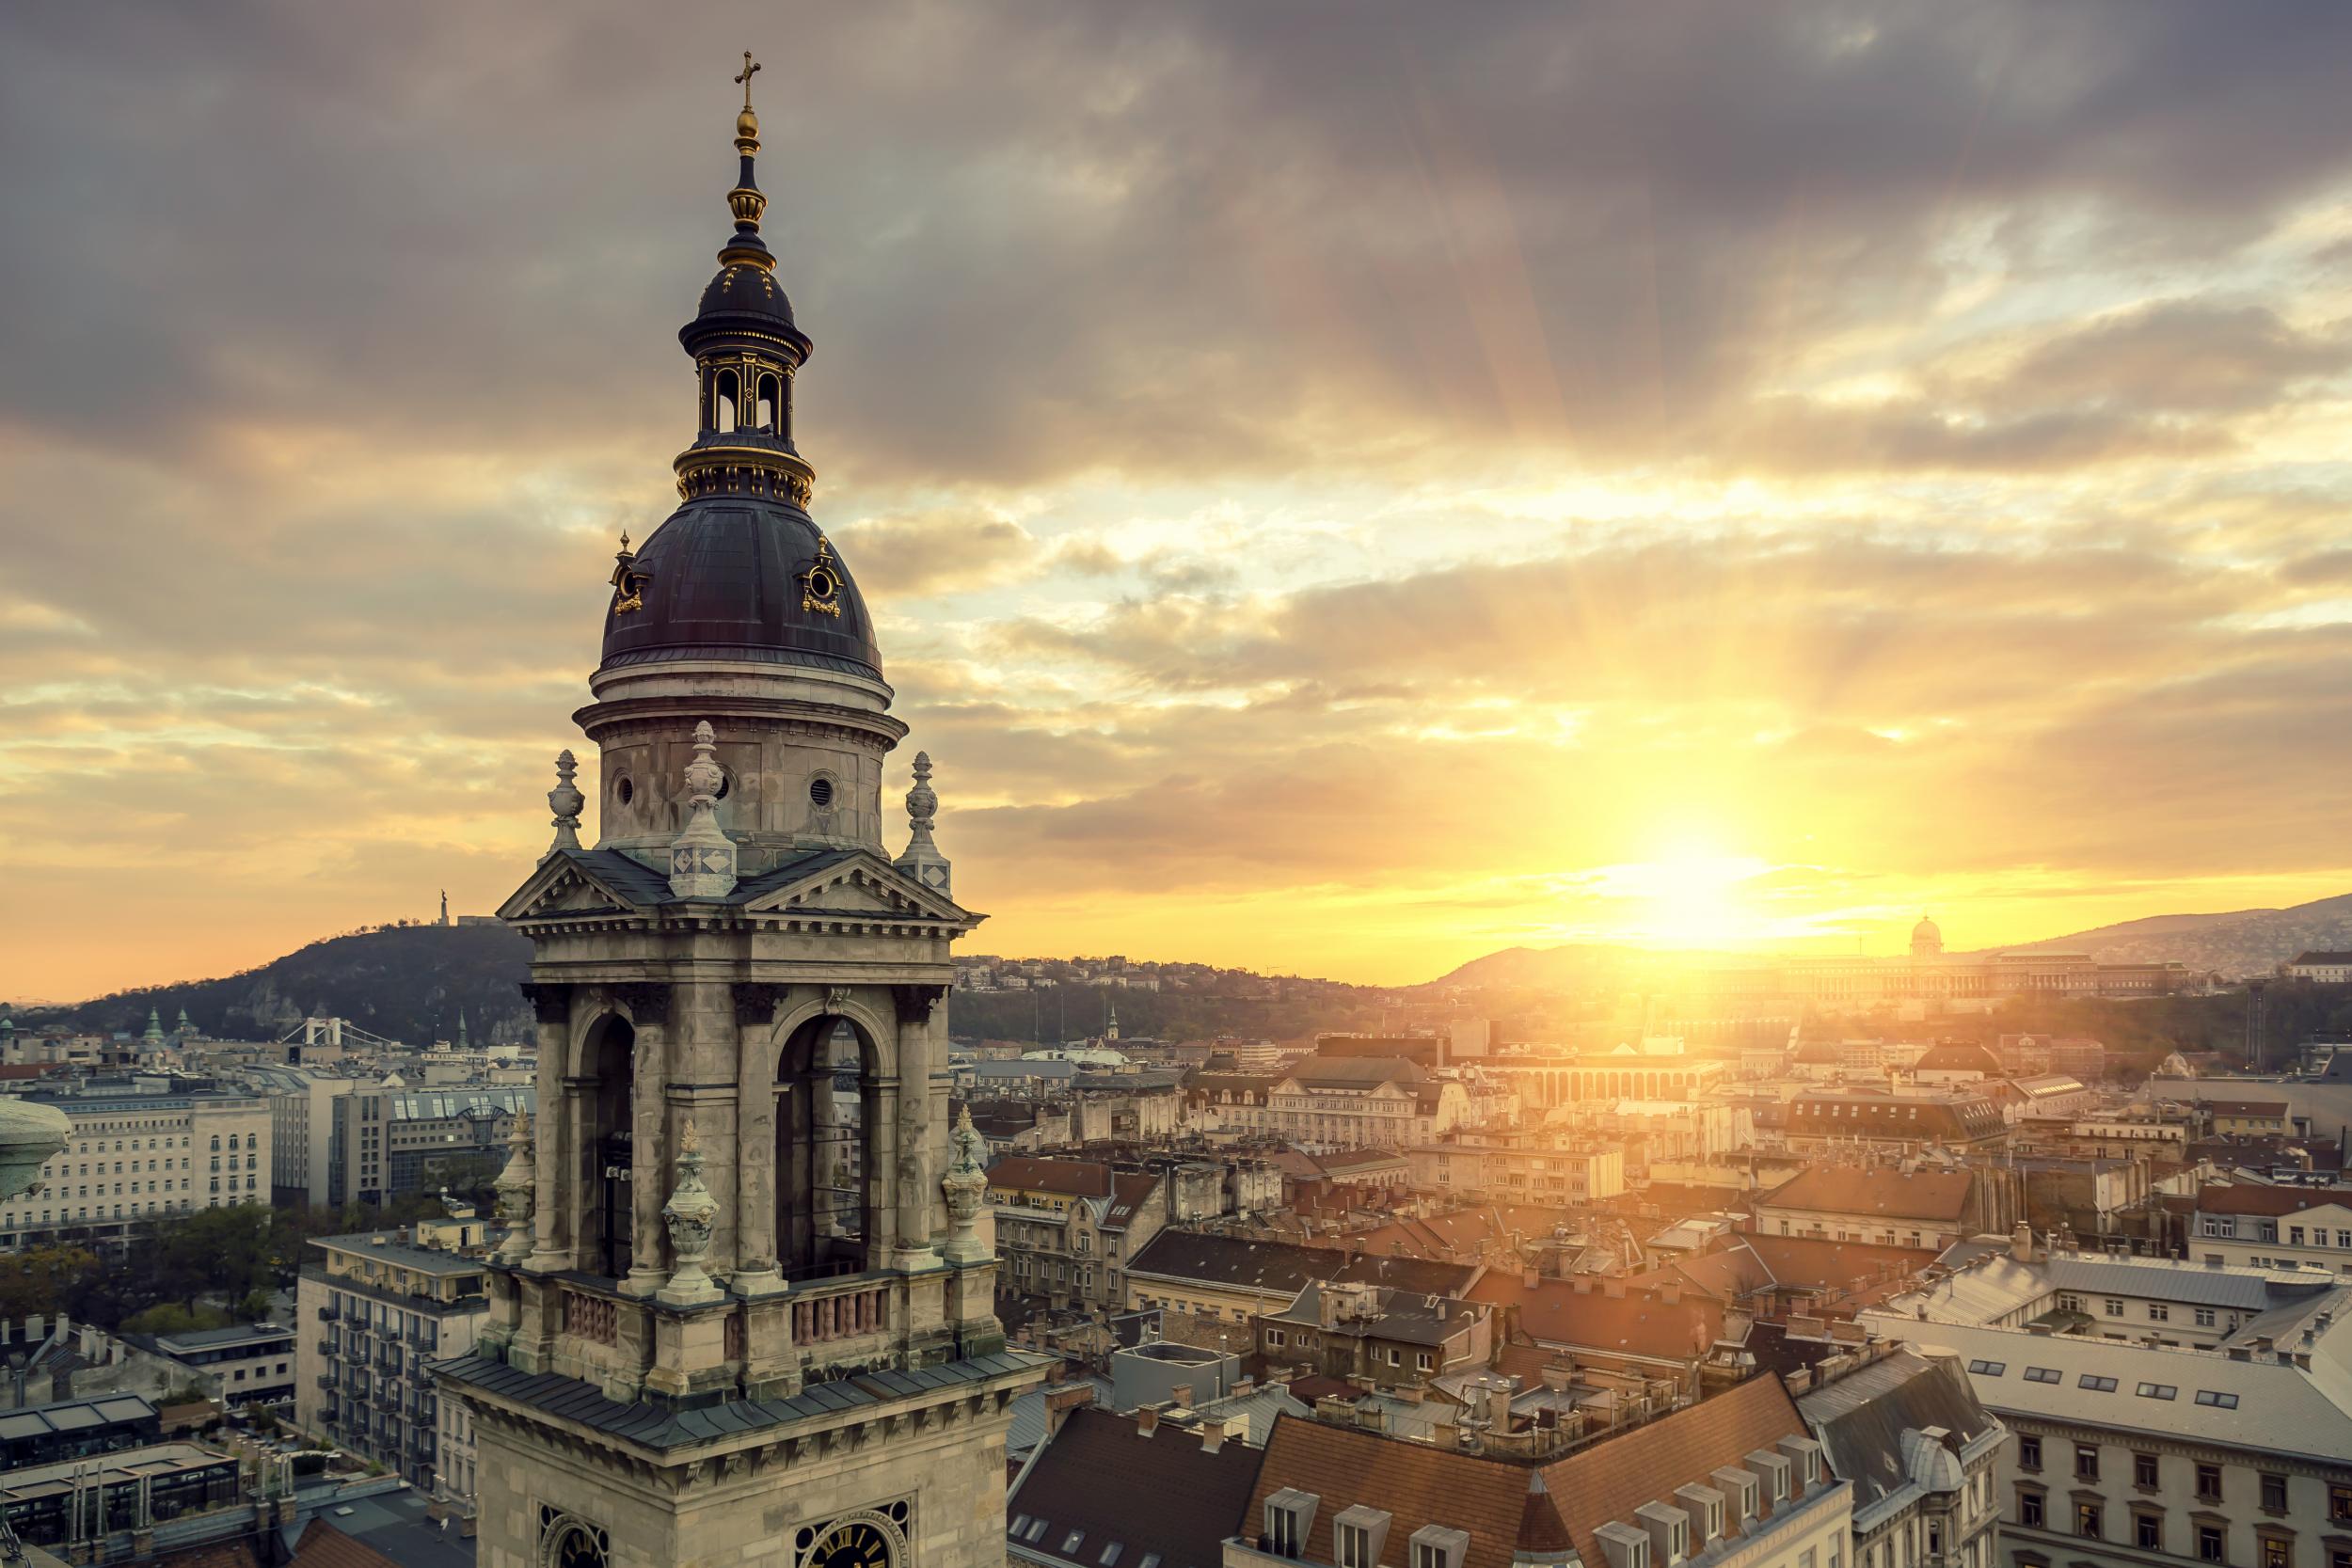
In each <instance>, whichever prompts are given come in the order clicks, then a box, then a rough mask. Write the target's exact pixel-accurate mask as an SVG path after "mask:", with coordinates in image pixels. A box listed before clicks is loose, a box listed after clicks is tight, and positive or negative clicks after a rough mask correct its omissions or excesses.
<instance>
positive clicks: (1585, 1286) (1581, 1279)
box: [1576, 1274, 1593, 1296]
mask: <svg viewBox="0 0 2352 1568" xmlns="http://www.w3.org/2000/svg"><path fill="white" fill-rule="evenodd" d="M1576 1293H1577V1294H1578V1295H1580V1296H1589V1295H1591V1294H1592V1293H1593V1276H1592V1275H1589V1274H1581V1275H1577V1276H1576Z"/></svg>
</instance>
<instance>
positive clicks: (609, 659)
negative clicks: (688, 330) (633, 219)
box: [604, 275, 882, 680]
mask: <svg viewBox="0 0 2352 1568" xmlns="http://www.w3.org/2000/svg"><path fill="white" fill-rule="evenodd" d="M722 276H723V275H722ZM779 297H781V295H780V294H779ZM820 549H821V553H820ZM820 561H821V562H823V563H824V565H825V566H826V568H827V569H828V571H830V572H831V574H832V575H833V577H834V579H835V580H836V581H837V582H838V588H837V590H836V591H835V592H834V594H833V595H832V600H833V603H834V605H836V606H837V607H838V609H839V610H840V613H838V614H828V613H827V612H826V611H825V610H821V609H817V608H813V607H811V606H810V605H809V604H808V602H807V601H808V600H809V599H810V597H811V594H810V591H809V585H808V581H807V575H808V571H809V568H810V567H812V566H814V565H817V564H818V562H820ZM631 566H632V569H633V570H634V571H636V572H638V573H641V574H643V580H642V583H641V585H640V587H639V590H638V591H639V593H640V594H642V596H643V597H644V606H643V607H642V608H640V609H637V610H626V611H623V612H622V613H619V614H614V613H612V611H610V610H607V612H606V615H605V624H604V663H605V667H606V668H608V669H609V668H612V667H614V666H618V665H632V664H650V663H657V662H660V661H664V660H671V659H703V658H712V659H737V660H743V659H749V660H754V661H757V662H761V663H778V664H807V665H814V666H817V667H818V668H820V669H826V670H836V671H840V672H843V673H848V674H854V675H866V676H869V677H871V678H872V679H874V680H880V679H882V649H881V648H880V647H879V646H878V645H877V644H876V643H875V641H874V623H873V620H872V618H871V617H869V616H868V615H867V614H866V598H865V595H863V594H860V593H859V592H858V589H857V584H856V583H855V582H853V581H851V580H850V573H849V569H848V568H847V567H846V566H844V565H843V564H842V563H841V562H840V559H839V556H838V552H835V551H834V550H832V548H831V546H829V545H826V544H825V543H824V536H823V534H822V533H821V531H819V530H818V527H817V524H816V523H815V522H814V521H812V520H811V519H810V517H809V515H808V514H807V513H805V512H803V511H802V510H801V509H800V508H799V507H797V506H795V505H793V504H792V503H791V502H790V501H787V500H780V499H776V498H774V497H771V496H758V495H712V496H697V497H696V498H694V499H692V500H690V501H688V502H687V503H686V504H685V505H684V506H681V507H679V508H678V509H677V510H676V511H675V512H673V513H672V514H670V516H669V520H668V521H666V522H664V523H663V524H662V525H661V526H660V528H658V529H656V530H654V531H653V537H652V538H650V539H648V540H646V541H645V543H644V546H642V547H640V548H639V550H638V552H637V555H636V559H635V560H634V561H633V562H631ZM822 586H824V585H823V584H822V583H821V582H820V584H819V587H820V588H821V587H822ZM816 596H817V597H818V598H820V599H821V598H822V597H823V594H821V593H820V594H818V595H816ZM613 597H614V600H615V602H617V601H618V599H619V597H620V595H619V594H617V593H615V594H614V595H613Z"/></svg>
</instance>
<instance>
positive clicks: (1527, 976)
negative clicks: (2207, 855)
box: [1429, 893, 2352, 990]
mask: <svg viewBox="0 0 2352 1568" xmlns="http://www.w3.org/2000/svg"><path fill="white" fill-rule="evenodd" d="M2313 949H2321V950H2325V949H2339V950H2344V949H2352V893H2346V894H2337V895H2334V896H2332V897H2328V898H2317V899H2313V900H2312V902H2310V903H2308V904H2296V905H2293V906H2291V907H2289V908H2287V909H2279V910H2232V911H2228V912H2227V913H2221V914H2154V915H2145V916H2142V917H2141V918H2139V919H2137V920H2125V921H2122V922H2119V923H2118V924H2116V925H2113V926H2099V927H2093V928H2092V929H2090V930H2088V931H2075V932H2074V933H2072V934H2070V935H2067V936H2062V937H2047V938H2044V939H2043V940H2042V941H2040V942H2017V943H2013V944H2011V945H2010V946H2006V947H1993V948H1985V949H1982V950H1981V951H1982V952H1984V953H1988V954H1990V953H2083V954H2088V955H2089V956H2090V957H2091V958H2095V959H2097V960H2098V961H2099V962H2101V963H2165V962H2178V963H2182V964H2185V965H2187V966H2188V967H2189V968H2190V969H2192V970H2195V971H2199V972H2205V971H2212V972H2214V973H2217V974H2221V975H2223V976H2225V977H2227V978H2230V979H2237V978H2241V977H2243V976H2245V975H2249V974H2268V973H2269V972H2270V971H2272V970H2273V969H2276V968H2277V967H2278V966H2279V965H2280V964H2282V963H2284V962H2286V961H2287V960H2288V959H2290V958H2294V957H2295V956H2296V954H2298V953H2303V952H2307V951H2311V950H2313ZM1642 953H1643V950H1641V949H1638V948H1632V947H1626V946H1620V945H1614V944H1611V943H1606V942H1570V943H1567V944H1565V945H1563V946H1559V947H1506V948H1502V949H1501V950H1500V951H1498V952H1493V953H1489V954H1487V955H1486V956H1485V957H1484V958H1472V959H1471V960H1470V962H1468V963H1466V964H1462V965H1460V966H1458V967H1456V968H1455V969H1454V970H1453V971H1452V972H1451V973H1449V974H1444V975H1442V976H1440V977H1439V978H1438V979H1436V980H1432V981H1430V982H1429V984H1430V985H1431V986H1432V987H1438V986H1455V987H1465V988H1489V989H1496V990H1514V989H1517V990H1557V989H1567V988H1569V987H1572V986H1574V985H1576V984H1577V983H1578V982H1579V981H1581V980H1592V979H1597V978H1600V977H1602V976H1603V975H1605V974H1606V972H1607V971H1608V970H1610V969H1611V968H1613V967H1614V966H1617V965H1621V964H1623V963H1625V962H1627V961H1628V960H1629V959H1632V958H1636V957H1639V956H1642ZM1684 956H1685V957H1687V958H1692V959H1694V960H1700V961H1704V960H1707V959H1710V958H1714V959H1725V960H1730V959H1734V958H1741V957H1748V958H1752V957H1754V956H1755V955H1752V954H1746V955H1734V954H1710V953H1692V954H1687V955H1684Z"/></svg>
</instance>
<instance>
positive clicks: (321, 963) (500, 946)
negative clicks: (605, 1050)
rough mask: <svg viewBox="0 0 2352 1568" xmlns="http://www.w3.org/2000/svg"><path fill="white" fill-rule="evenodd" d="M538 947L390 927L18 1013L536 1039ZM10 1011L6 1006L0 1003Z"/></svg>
mask: <svg viewBox="0 0 2352 1568" xmlns="http://www.w3.org/2000/svg"><path fill="white" fill-rule="evenodd" d="M530 962H531V943H530V942H529V941H528V940H527V939H525V938H523V937H522V936H519V935H517V934H516V932H513V931H510V930H508V929H507V928H506V927H503V926H495V925H472V926H386V927H379V928H377V929H375V930H372V931H354V932H351V933H348V934H347V935H344V936H339V937H329V938H327V939H326V941H324V942H312V943H310V945H309V946H308V947H304V948H300V949H298V950H297V951H295V952H293V953H289V954H287V955H286V956H285V957H284V958H276V959H273V960H271V961H270V962H268V963H265V964H262V965H261V966H260V967H259V968H256V969H249V970H246V972H245V973H244V974H231V975H226V976H224V977H222V978H219V979H214V980H190V981H186V982H184V983H183V984H179V985H169V986H143V987H140V988H138V989H137V990H125V991H118V992H116V993H115V994H114V995H112V996H102V997H99V998H98V999H96V1000H95V1001H90V1002H80V1003H75V1004H73V1005H72V1006H63V1007H36V1006H23V1005H20V1006H18V1007H17V1008H16V1010H15V1017H16V1021H17V1024H18V1026H19V1027H20V1028H22V1027H25V1026H28V1025H33V1024H41V1023H66V1024H71V1025H72V1026H73V1027H74V1028H77V1029H89V1030H97V1031H104V1032H109V1033H111V1032H114V1031H117V1030H127V1031H129V1032H130V1033H132V1034H137V1033H138V1032H139V1031H140V1030H142V1029H144V1028H146V1027H147V1011H148V1009H149V1008H150V1007H153V1008H154V1009H155V1011H156V1013H157V1014H158V1015H159V1017H160V1018H161V1020H162V1022H163V1025H164V1027H165V1028H166V1029H169V1028H170V1027H171V1026H172V1023H173V1021H174V1020H176V1019H177V1018H178V1017H179V1013H180V1009H181V1008H183V1007H184V1008H186V1009H187V1012H188V1019H189V1022H192V1023H194V1024H195V1025H196V1026H197V1027H198V1028H199V1029H200V1030H202V1031H203V1032H204V1033H205V1034H207V1035H210V1036H212V1037H215V1038H216V1039H248V1040H249V1039H264V1040H266V1039H276V1038H278V1037H279V1036H281V1035H283V1034H285V1033H286V1032H287V1031H288V1030H289V1029H292V1028H293V1027H294V1025H295V1024H297V1023H300V1022H302V1020H303V1019H304V1018H306V1017H309V1016H312V1015H314V1014H315V1015H324V1016H327V1017H334V1018H345V1019H349V1020H350V1021H351V1022H354V1023H357V1024H358V1025H359V1026H360V1027H361V1028H363V1029H366V1030H369V1031H371V1032H372V1033H374V1034H378V1035H382V1036H384V1037H387V1038H388V1039H395V1040H399V1041H400V1042H402V1043H403V1044H405V1045H417V1046H422V1045H430V1044H431V1043H432V1042H433V1041H435V1040H437V1039H453V1038H454V1037H456V1033H457V1016H458V1014H459V1013H460V1012H463V1013H464V1014H465V1017H466V1025H467V1035H468V1037H469V1038H470V1039H472V1040H473V1041H474V1042H475V1043H477V1044H480V1043H483V1042H485V1041H488V1040H492V1039H498V1040H508V1041H516V1042H520V1041H525V1040H529V1039H530V1038H531V1037H532V1029H533V1024H532V1015H531V1008H530V1007H529V1006H528V1005H526V1004H525V1003H524V1001H523V999H522V993H521V992H520V991H518V990H516V985H517V984H518V983H519V982H520V981H522V980H523V979H525V978H526V977H527V975H528V973H529V966H530ZM0 1001H5V999H0Z"/></svg>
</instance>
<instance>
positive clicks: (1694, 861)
mask: <svg viewBox="0 0 2352 1568" xmlns="http://www.w3.org/2000/svg"><path fill="white" fill-rule="evenodd" d="M1618 869H1619V870H1620V872H1621V873H1622V875H1621V877H1620V878H1619V879H1618V881H1619V887H1620V889H1621V891H1622V893H1623V894H1624V895H1627V896H1628V897H1629V900H1630V907H1629V909H1628V910H1627V911H1626V912H1627V915H1628V917H1629V918H1628V924H1629V925H1630V926H1632V927H1635V928H1636V930H1637V932H1638V934H1639V935H1640V936H1641V937H1643V938H1644V939H1645V940H1647V941H1650V942H1661V943H1664V944H1667V945H1669V946H1675V947H1717V946H1724V945H1728V944H1731V943H1734V942H1742V941H1746V940H1750V939H1753V938H1754V937H1755V936H1756V934H1757V926H1758V917H1757V914H1756V911H1755V910H1753V909H1752V908H1750V907H1749V906H1748V904H1747V902H1746V901H1745V899H1744V898H1743V896H1742V889H1743V887H1744V886H1745V884H1747V883H1748V882H1750V881H1752V880H1753V879H1755V878H1756V876H1757V875H1758V874H1760V873H1761V872H1762V871H1763V870H1764V869H1765V865H1764V863H1763V862H1762V861H1760V860H1757V859H1756V858H1755V857H1754V856H1750V855H1733V854H1728V853H1726V852H1724V851H1723V850H1721V849H1719V848H1717V847H1714V846H1712V845H1710V844H1707V843H1705V842H1701V841H1683V842H1679V843H1676V844H1673V845H1670V846H1668V847H1666V848H1664V849H1662V850H1661V852H1660V853H1659V854H1658V855H1657V856H1656V857H1655V858H1653V859H1650V860H1647V861H1643V862H1638V863H1634V864H1631V865H1627V866H1622V867H1620V868H1618Z"/></svg>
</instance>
